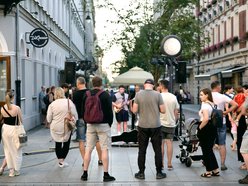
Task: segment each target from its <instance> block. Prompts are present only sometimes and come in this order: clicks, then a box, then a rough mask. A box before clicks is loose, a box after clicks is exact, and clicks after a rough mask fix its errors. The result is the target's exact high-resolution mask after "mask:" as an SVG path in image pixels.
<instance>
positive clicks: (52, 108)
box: [47, 87, 78, 168]
mask: <svg viewBox="0 0 248 186" xmlns="http://www.w3.org/2000/svg"><path fill="white" fill-rule="evenodd" d="M54 98H55V101H53V102H52V103H51V104H50V105H49V107H48V110H47V121H48V123H51V125H50V133H51V136H52V138H53V140H54V141H55V153H56V156H57V158H58V161H59V162H58V165H59V167H61V168H63V167H66V166H68V163H66V162H65V161H64V160H65V158H66V156H67V154H68V152H69V149H70V141H71V135H72V131H70V130H68V129H67V128H66V127H65V125H64V119H65V117H66V116H67V113H68V107H70V109H71V113H72V115H73V116H74V119H75V121H76V120H78V114H77V110H76V107H75V105H74V103H73V102H72V101H71V100H70V99H66V98H65V93H64V90H63V89H62V88H60V87H58V88H56V89H55V93H54Z"/></svg>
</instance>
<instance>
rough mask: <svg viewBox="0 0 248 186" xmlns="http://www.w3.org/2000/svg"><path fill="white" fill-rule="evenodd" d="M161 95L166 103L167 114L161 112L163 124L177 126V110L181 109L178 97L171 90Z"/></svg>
mask: <svg viewBox="0 0 248 186" xmlns="http://www.w3.org/2000/svg"><path fill="white" fill-rule="evenodd" d="M161 96H162V98H163V101H164V103H165V104H164V106H165V114H162V113H160V121H161V125H163V126H165V127H176V118H175V110H176V109H179V104H178V102H177V97H176V96H175V95H174V94H171V93H169V92H163V93H161Z"/></svg>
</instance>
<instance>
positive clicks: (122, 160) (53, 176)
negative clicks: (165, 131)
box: [0, 105, 246, 186]
mask: <svg viewBox="0 0 248 186" xmlns="http://www.w3.org/2000/svg"><path fill="white" fill-rule="evenodd" d="M183 108H184V110H183V111H184V114H185V116H186V119H187V118H189V117H197V113H198V110H199V109H198V108H199V107H198V106H194V105H183ZM112 132H113V134H116V124H113V126H112ZM28 137H29V142H28V146H27V147H24V149H23V152H24V156H23V166H22V169H21V175H20V176H18V177H14V178H10V177H9V176H8V171H5V172H4V175H3V176H0V185H56V186H57V185H144V186H146V185H156V186H157V185H173V186H177V185H182V186H199V185H200V186H205V185H211V186H212V185H225V186H234V185H239V184H238V179H241V178H243V177H244V176H245V175H246V171H242V170H239V168H238V167H239V166H240V163H239V162H238V161H237V156H236V153H237V152H236V151H231V148H230V144H231V138H230V136H229V135H228V137H227V160H226V165H227V167H228V170H227V171H221V176H220V177H213V178H201V177H200V174H201V173H203V172H205V168H204V167H203V166H202V164H201V162H200V161H198V162H193V163H192V166H191V167H189V168H188V167H186V166H185V164H181V163H180V161H179V160H178V159H176V158H175V156H176V155H178V154H179V148H178V144H180V141H175V142H174V154H173V166H174V170H172V171H167V170H165V172H166V173H167V178H166V179H162V180H156V178H155V176H156V170H155V165H154V153H153V150H152V146H151V144H149V147H148V151H147V156H146V157H147V160H146V171H145V176H146V179H145V180H143V181H140V180H137V179H135V178H134V176H133V175H134V173H136V172H137V171H138V166H137V155H138V148H137V147H112V149H111V150H110V166H109V167H110V174H111V175H113V176H115V178H116V181H114V182H110V183H103V182H102V176H103V168H102V166H98V163H97V161H98V157H97V153H96V151H95V150H94V151H93V154H92V159H91V164H90V167H89V177H88V181H87V182H83V181H81V180H80V177H81V175H82V171H83V169H82V159H81V156H80V153H79V150H78V148H77V146H78V143H75V142H73V141H72V142H71V147H72V149H71V150H70V152H69V154H68V156H67V158H66V161H67V162H68V163H69V167H66V168H59V167H58V163H57V159H56V156H55V153H54V152H53V151H52V148H53V147H54V142H53V141H52V140H51V137H50V131H49V130H48V129H45V128H43V126H41V127H38V128H36V129H33V130H31V131H29V133H28ZM74 137H75V135H74V136H73V137H72V139H74ZM2 154H3V149H2V144H0V155H2ZM196 154H201V150H200V149H199V150H198V151H197V152H196ZM216 157H217V159H218V162H219V154H218V152H216ZM1 160H2V159H0V162H1Z"/></svg>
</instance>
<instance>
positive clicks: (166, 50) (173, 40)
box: [160, 35, 183, 136]
mask: <svg viewBox="0 0 248 186" xmlns="http://www.w3.org/2000/svg"><path fill="white" fill-rule="evenodd" d="M160 48H161V52H162V53H163V54H165V55H166V56H168V57H169V58H170V59H171V63H172V64H173V61H175V58H176V57H178V56H179V55H180V54H181V52H182V42H181V40H180V39H179V38H178V37H177V36H175V35H169V36H166V37H165V38H164V39H163V40H162V42H161V46H160ZM173 65H175V64H173ZM170 73H171V72H170ZM170 83H171V84H172V78H171V75H170ZM180 91H182V87H181V85H180ZM182 99H183V97H182V95H180V99H179V111H180V117H179V135H180V136H181V135H182V122H183V118H182V114H183V112H182V101H183V100H182Z"/></svg>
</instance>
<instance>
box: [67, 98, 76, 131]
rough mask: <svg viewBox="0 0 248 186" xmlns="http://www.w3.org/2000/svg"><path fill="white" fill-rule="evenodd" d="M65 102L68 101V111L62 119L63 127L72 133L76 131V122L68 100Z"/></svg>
mask: <svg viewBox="0 0 248 186" xmlns="http://www.w3.org/2000/svg"><path fill="white" fill-rule="evenodd" d="M67 100H68V111H67V114H66V117H65V119H64V125H65V127H66V128H67V129H68V130H69V131H74V130H75V129H76V120H75V117H74V115H73V114H72V113H71V107H70V102H69V98H68V99H67Z"/></svg>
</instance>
